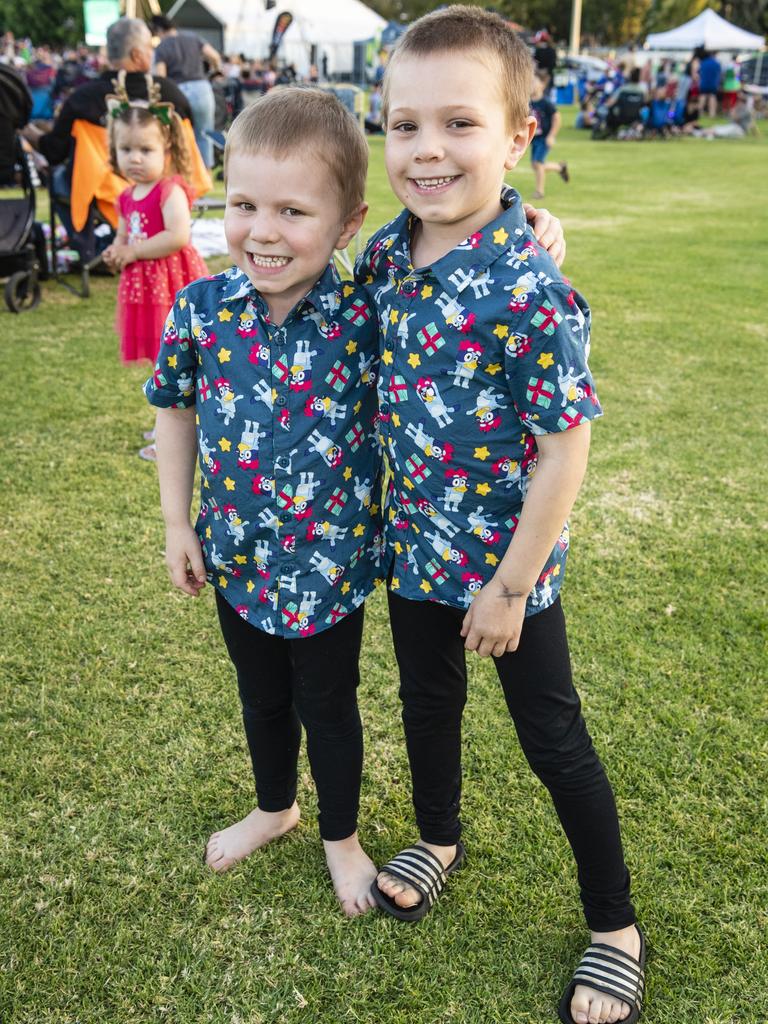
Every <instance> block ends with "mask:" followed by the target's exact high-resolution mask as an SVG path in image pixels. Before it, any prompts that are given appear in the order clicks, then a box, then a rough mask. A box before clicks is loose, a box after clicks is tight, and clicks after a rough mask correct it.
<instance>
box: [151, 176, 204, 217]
mask: <svg viewBox="0 0 768 1024" xmlns="http://www.w3.org/2000/svg"><path fill="white" fill-rule="evenodd" d="M174 185H178V186H179V188H180V189H181V191H182V192H183V193H184V195H185V196H186V198H187V203H188V205H189V208H190V210H191V209H192V203H193V202H194V199H195V193H194V189H193V188H192V186H191V185H190V184H188V182H186V181H185V180H184V179H183V178H182V176H181V175H180V174H174V175H173V176H172V177H171V178H163V179H162V181H161V182H160V185H159V186H158V188H159V190H160V206H162V205H163V204H164V203H165V201H166V199H167V198H168V196H169V195H170V194H171V192H172V191H173V186H174Z"/></svg>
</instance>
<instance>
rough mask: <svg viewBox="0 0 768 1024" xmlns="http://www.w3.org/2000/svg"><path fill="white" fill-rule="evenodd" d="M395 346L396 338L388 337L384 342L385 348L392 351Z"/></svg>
mask: <svg viewBox="0 0 768 1024" xmlns="http://www.w3.org/2000/svg"><path fill="white" fill-rule="evenodd" d="M394 347H395V339H394V338H387V340H386V341H385V342H384V348H386V349H388V350H389V351H390V352H392V351H393V349H394Z"/></svg>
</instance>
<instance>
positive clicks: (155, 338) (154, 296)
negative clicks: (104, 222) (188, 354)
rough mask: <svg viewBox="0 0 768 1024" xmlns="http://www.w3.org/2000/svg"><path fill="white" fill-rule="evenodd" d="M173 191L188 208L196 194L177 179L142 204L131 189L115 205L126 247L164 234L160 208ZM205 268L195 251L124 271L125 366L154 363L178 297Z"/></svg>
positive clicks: (120, 298)
mask: <svg viewBox="0 0 768 1024" xmlns="http://www.w3.org/2000/svg"><path fill="white" fill-rule="evenodd" d="M174 185H178V186H179V187H180V188H182V189H183V190H184V194H185V195H186V197H187V199H188V200H189V205H190V208H191V206H192V200H193V199H194V193H193V191H192V189H191V188H190V186H189V185H188V184H187V182H186V181H185V180H184V179H183V178H182V177H180V176H179V175H174V176H173V177H172V178H163V179H162V180H161V181H159V182H158V183H157V184H156V185H155V187H154V188H153V189H152V191H151V192H148V193H147V195H146V196H144V198H143V199H138V200H137V199H134V198H133V186H131V187H130V188H127V189H126V190H125V192H123V193H122V194H121V195H120V197H119V199H118V200H117V205H118V209H119V211H120V216H121V217H122V218H123V220H124V221H125V225H126V228H127V231H128V242H129V244H130V243H131V242H134V241H135V242H138V241H141V240H142V239H144V238H151V237H152V236H153V235H156V234H158V233H159V232H160V231H163V230H164V228H165V225H164V224H163V212H162V207H163V203H164V202H165V201H166V199H167V198H168V196H169V195H170V192H171V189H172V188H173V186H174ZM207 276H208V268H207V267H206V265H205V262H204V260H203V258H202V256H201V255H200V253H199V252H198V251H197V249H195V247H194V245H191V244H189V245H185V246H184V248H183V249H179V250H178V251H177V252H172V253H171V254H170V256H163V257H161V258H160V259H156V260H136V261H135V262H134V263H129V264H128V266H127V267H124V268H123V271H122V273H121V275H120V286H119V288H118V292H117V318H116V324H115V326H116V328H117V333H118V334H119V335H120V356H121V358H122V360H123V362H125V363H132V362H136V361H137V360H139V359H149V360H150V361H151V362H154V361H155V358H156V356H157V352H158V349H159V348H160V340H161V338H162V334H163V325H164V323H165V318H166V316H167V315H168V313H169V311H170V308H171V306H172V305H173V302H174V299H175V298H176V292H177V291H179V289H180V288H183V287H184V286H185V285H187V284H190V282H192V281H196V280H197V279H198V278H200V277H207Z"/></svg>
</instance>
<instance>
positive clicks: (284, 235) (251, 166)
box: [224, 149, 366, 324]
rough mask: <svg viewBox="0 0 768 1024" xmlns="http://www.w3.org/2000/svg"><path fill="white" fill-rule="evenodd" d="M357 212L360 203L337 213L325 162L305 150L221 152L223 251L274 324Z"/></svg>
mask: <svg viewBox="0 0 768 1024" xmlns="http://www.w3.org/2000/svg"><path fill="white" fill-rule="evenodd" d="M365 211H366V206H365V204H360V206H359V207H358V208H357V209H356V210H355V211H354V212H353V213H352V214H350V215H348V216H347V215H345V213H344V211H343V210H342V204H341V198H340V196H339V195H338V190H337V188H336V186H335V182H334V180H333V176H332V175H331V173H330V171H329V169H328V167H327V165H326V164H325V163H324V161H322V160H321V159H320V158H319V157H317V156H314V155H312V154H311V153H309V152H305V151H300V150H298V149H297V150H296V152H294V153H289V154H287V155H285V156H282V157H276V156H271V155H270V154H268V153H265V152H256V153H245V152H234V153H232V154H230V156H229V161H228V167H227V206H226V210H225V213H224V232H225V234H226V237H227V246H228V249H229V254H230V256H231V257H232V259H233V260H234V261H235V263H236V264H237V266H238V267H239V268H240V269H241V270H242V271H243V273H245V274H247V276H248V278H249V279H250V281H251V283H252V284H253V285H254V287H255V288H256V289H258V291H259V292H260V293H261V295H262V296H263V298H264V300H265V301H266V303H267V306H268V308H269V314H270V319H271V320H272V321H273V322H274V323H277V324H280V323H282V322H283V320H284V319H285V318H286V316H287V315H288V313H290V311H291V310H292V309H293V307H294V306H295V305H296V303H297V302H299V301H300V300H301V299H303V298H304V296H305V295H306V294H307V292H309V291H311V289H312V288H313V287H314V285H315V284H316V283H317V281H318V279H319V278H320V277H321V276H322V274H323V272H324V270H325V268H326V267H327V266H328V263H329V262H330V259H331V256H332V255H333V250H334V249H335V248H344V247H345V246H346V245H347V244H348V242H349V241H350V239H351V238H353V237H354V235H355V233H356V232H357V230H358V229H359V227H360V225H361V224H362V222H363V218H364V216H365Z"/></svg>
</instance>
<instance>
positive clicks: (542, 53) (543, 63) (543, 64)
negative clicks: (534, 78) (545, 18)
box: [533, 28, 557, 93]
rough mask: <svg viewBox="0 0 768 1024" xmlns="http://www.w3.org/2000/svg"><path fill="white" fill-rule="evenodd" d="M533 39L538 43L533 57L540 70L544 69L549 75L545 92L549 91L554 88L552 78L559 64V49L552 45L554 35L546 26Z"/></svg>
mask: <svg viewBox="0 0 768 1024" xmlns="http://www.w3.org/2000/svg"><path fill="white" fill-rule="evenodd" d="M533 41H534V43H535V44H536V49H535V50H534V52H533V59H534V61H535V62H536V67H537V68H538V70H539V71H543V72H544V74H545V75H546V76H547V78H546V82H545V88H544V92H545V93H547V92H548V91H549V90H550V89H551V88H552V79H553V78H554V75H555V67H556V66H557V50H556V49H555V48H554V46H553V45H552V36H550V34H549V32H547V30H546V29H545V28H543V29H542V30H541V31H540V32H537V33H536V35H535V36H534V37H533Z"/></svg>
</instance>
